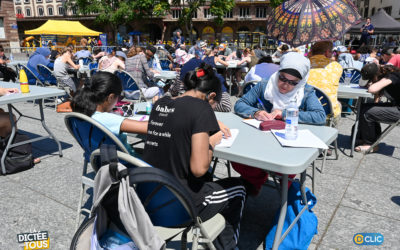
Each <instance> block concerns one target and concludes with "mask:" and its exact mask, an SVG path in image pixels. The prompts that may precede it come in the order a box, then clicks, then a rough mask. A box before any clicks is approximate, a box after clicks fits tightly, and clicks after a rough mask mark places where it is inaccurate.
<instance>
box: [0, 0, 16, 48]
mask: <svg viewBox="0 0 400 250" xmlns="http://www.w3.org/2000/svg"><path fill="white" fill-rule="evenodd" d="M0 44H1V45H3V47H18V46H19V41H18V26H17V20H16V17H15V14H14V4H13V1H12V0H3V1H0Z"/></svg>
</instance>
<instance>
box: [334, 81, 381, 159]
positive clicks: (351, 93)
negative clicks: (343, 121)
mask: <svg viewBox="0 0 400 250" xmlns="http://www.w3.org/2000/svg"><path fill="white" fill-rule="evenodd" d="M372 97H373V95H372V94H371V93H369V92H368V90H367V89H366V88H361V87H360V86H359V85H358V84H350V85H343V84H339V89H338V98H345V99H357V104H356V105H357V106H356V109H357V111H356V121H355V122H354V132H353V137H352V138H351V150H350V156H351V157H353V153H354V147H355V143H356V137H357V131H358V121H359V120H360V111H361V103H363V102H364V101H365V98H372Z"/></svg>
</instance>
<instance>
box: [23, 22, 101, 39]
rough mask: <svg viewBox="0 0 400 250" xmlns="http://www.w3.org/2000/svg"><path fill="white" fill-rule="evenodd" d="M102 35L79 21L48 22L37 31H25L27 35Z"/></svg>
mask: <svg viewBox="0 0 400 250" xmlns="http://www.w3.org/2000/svg"><path fill="white" fill-rule="evenodd" d="M101 33H102V32H97V31H94V30H91V29H89V28H87V27H85V26H84V25H82V24H81V23H80V22H79V21H64V20H48V21H47V22H46V23H44V24H43V25H42V26H40V27H39V28H37V29H33V30H26V31H25V35H63V36H99V35H100V34H101Z"/></svg>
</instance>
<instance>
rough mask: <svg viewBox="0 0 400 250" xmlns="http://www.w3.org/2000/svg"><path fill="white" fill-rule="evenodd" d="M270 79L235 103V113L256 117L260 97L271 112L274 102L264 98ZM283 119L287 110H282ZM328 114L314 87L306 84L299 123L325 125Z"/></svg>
mask: <svg viewBox="0 0 400 250" xmlns="http://www.w3.org/2000/svg"><path fill="white" fill-rule="evenodd" d="M267 83H268V79H263V80H262V81H261V82H259V83H258V84H257V85H256V86H254V87H253V88H252V89H251V90H250V91H249V92H247V93H246V94H245V95H244V96H243V97H242V98H240V99H239V100H238V101H237V102H236V104H235V113H236V114H238V115H240V116H242V117H244V118H249V117H254V116H253V115H254V113H255V112H256V111H258V110H259V108H257V104H258V100H257V97H258V98H260V100H261V101H262V103H263V104H264V107H265V108H266V109H267V112H271V109H272V103H270V102H269V101H267V100H265V99H264V92H265V87H266V86H267ZM282 116H283V119H285V117H286V110H283V111H282ZM325 122H326V114H325V111H324V109H323V107H322V105H321V103H320V102H319V100H318V98H317V96H316V95H315V91H314V88H313V87H311V86H310V85H308V84H306V86H305V88H304V97H303V100H302V102H301V105H300V107H299V123H307V124H314V125H325Z"/></svg>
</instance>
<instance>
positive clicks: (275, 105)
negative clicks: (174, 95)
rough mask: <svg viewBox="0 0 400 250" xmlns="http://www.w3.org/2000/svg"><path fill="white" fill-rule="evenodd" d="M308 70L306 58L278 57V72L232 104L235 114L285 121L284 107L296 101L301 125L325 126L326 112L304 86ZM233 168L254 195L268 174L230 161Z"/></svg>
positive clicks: (299, 56) (293, 56)
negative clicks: (279, 58) (279, 60)
mask: <svg viewBox="0 0 400 250" xmlns="http://www.w3.org/2000/svg"><path fill="white" fill-rule="evenodd" d="M309 71H310V61H309V60H308V58H306V57H304V56H303V55H301V54H299V53H297V52H289V53H287V54H285V55H284V56H283V57H282V58H281V64H280V67H279V71H278V72H276V73H274V74H273V75H271V77H270V78H269V79H263V80H262V81H260V82H259V83H258V84H257V85H256V86H254V87H253V88H252V89H251V90H250V91H249V92H247V93H246V94H245V95H244V96H243V97H242V98H241V99H239V100H238V101H237V102H236V104H235V112H236V113H237V114H239V115H240V116H242V117H245V118H255V119H257V120H262V121H267V120H273V119H282V120H285V118H286V111H285V108H286V107H287V106H288V105H289V103H290V102H291V100H296V103H297V106H298V107H299V122H300V123H308V124H315V125H323V124H325V120H326V115H325V111H324V109H323V107H322V105H321V103H320V102H319V100H318V98H317V96H316V95H315V91H314V88H313V87H311V86H310V85H308V84H307V79H308V73H309ZM260 102H261V103H262V105H261V104H260ZM232 166H233V168H234V169H235V170H236V171H237V172H238V173H240V174H241V176H242V178H243V180H245V183H247V185H246V186H247V190H248V193H249V194H250V195H257V194H258V193H259V191H260V190H261V187H262V185H263V184H264V183H265V181H266V180H267V179H268V174H267V172H265V171H264V170H261V169H259V168H254V167H251V166H247V165H244V164H240V163H236V162H232ZM292 177H293V176H292ZM292 177H291V176H289V178H292Z"/></svg>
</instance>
